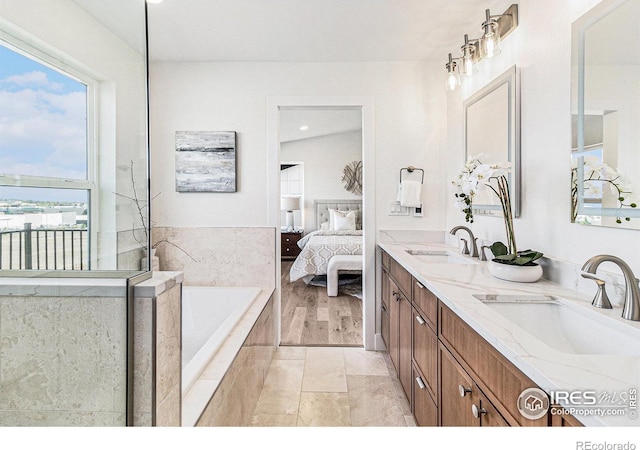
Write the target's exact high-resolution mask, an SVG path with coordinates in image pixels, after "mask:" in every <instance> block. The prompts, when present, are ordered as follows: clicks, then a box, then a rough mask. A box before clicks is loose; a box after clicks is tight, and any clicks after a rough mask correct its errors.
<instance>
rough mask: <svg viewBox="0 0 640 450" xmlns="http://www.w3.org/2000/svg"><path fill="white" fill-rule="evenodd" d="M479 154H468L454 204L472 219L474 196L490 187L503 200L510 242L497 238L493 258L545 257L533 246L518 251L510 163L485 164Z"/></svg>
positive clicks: (529, 260) (529, 261)
mask: <svg viewBox="0 0 640 450" xmlns="http://www.w3.org/2000/svg"><path fill="white" fill-rule="evenodd" d="M483 157H484V155H482V154H480V155H478V156H476V157H471V158H469V159H468V160H467V161H466V162H465V164H464V167H463V168H462V170H461V171H460V172H459V173H458V175H457V176H456V178H455V179H454V180H453V181H452V184H453V186H454V187H455V188H456V192H455V194H454V195H455V197H456V203H455V206H456V208H457V209H459V210H460V211H462V212H463V213H464V214H465V221H467V222H469V223H473V200H474V198H475V196H476V195H477V194H478V193H479V192H482V191H484V190H487V189H490V190H491V191H493V193H494V194H495V195H496V196H497V197H498V199H499V200H500V205H501V206H502V215H503V218H504V224H505V231H506V234H507V244H506V245H505V244H504V243H502V242H494V243H493V245H491V247H490V248H491V251H492V253H493V255H494V259H493V261H495V262H498V263H502V264H510V265H518V266H524V265H533V264H535V263H534V261H535V260H537V259H539V258H540V257H542V253H540V252H537V251H534V250H524V251H518V249H517V246H516V238H515V231H514V226H513V212H512V208H511V195H510V194H509V180H508V178H507V174H508V171H509V170H510V169H511V164H510V163H497V164H484V163H482V160H481V158H483Z"/></svg>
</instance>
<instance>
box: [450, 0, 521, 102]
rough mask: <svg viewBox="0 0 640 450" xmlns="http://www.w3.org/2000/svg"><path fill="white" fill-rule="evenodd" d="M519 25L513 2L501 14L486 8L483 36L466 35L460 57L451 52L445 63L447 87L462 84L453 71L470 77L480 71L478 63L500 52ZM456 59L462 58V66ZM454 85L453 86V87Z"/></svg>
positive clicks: (516, 8) (482, 27)
mask: <svg viewBox="0 0 640 450" xmlns="http://www.w3.org/2000/svg"><path fill="white" fill-rule="evenodd" d="M517 26H518V5H517V4H515V3H514V4H513V5H511V6H509V8H507V10H506V11H505V12H504V13H502V14H499V15H495V16H492V15H491V11H490V10H488V9H487V10H485V21H484V22H482V26H481V29H482V32H483V34H482V36H481V37H480V38H479V39H469V35H468V34H465V35H464V44H463V45H462V47H460V53H461V56H460V58H453V57H452V55H451V53H449V62H448V63H447V64H445V67H446V68H447V87H448V89H449V90H455V88H456V87H457V86H459V85H460V81H459V79H458V82H457V84H455V82H454V79H453V75H452V74H453V72H457V75H458V76H459V75H462V76H465V77H470V76H472V75H473V74H475V73H477V72H478V69H477V65H478V63H479V62H480V61H482V60H483V59H484V58H493V57H494V56H496V55H498V54H499V53H500V43H501V42H502V40H503V39H504V38H505V37H506V36H507V35H508V34H509V33H511V32H512V31H513V30H514V29H515V28H516V27H517ZM455 60H460V61H461V64H460V67H457V64H456V63H455ZM452 86H453V87H452Z"/></svg>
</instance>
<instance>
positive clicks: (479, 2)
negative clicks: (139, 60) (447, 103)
mask: <svg viewBox="0 0 640 450" xmlns="http://www.w3.org/2000/svg"><path fill="white" fill-rule="evenodd" d="M87 1H88V0H87ZM94 1H95V0H94ZM511 3H513V2H511V1H501V0H164V1H163V2H162V3H160V4H149V5H148V18H149V54H150V58H151V60H153V61H282V62H314V61H319V62H324V61H336V62H342V61H416V60H417V61H420V60H433V61H442V64H443V65H444V63H445V60H446V58H447V53H449V52H452V53H454V55H456V53H458V52H459V48H460V45H462V42H463V36H464V34H469V37H470V38H471V39H474V38H477V37H479V36H480V24H481V23H482V22H483V21H484V17H485V9H487V8H490V9H491V13H492V14H500V13H502V12H503V11H504V10H506V9H507V7H508V6H509V5H510V4H511Z"/></svg>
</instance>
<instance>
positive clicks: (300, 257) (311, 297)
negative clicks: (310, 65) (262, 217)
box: [279, 107, 364, 347]
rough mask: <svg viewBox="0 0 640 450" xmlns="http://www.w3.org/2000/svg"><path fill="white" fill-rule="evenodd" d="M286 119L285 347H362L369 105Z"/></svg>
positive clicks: (295, 113) (282, 128)
mask: <svg viewBox="0 0 640 450" xmlns="http://www.w3.org/2000/svg"><path fill="white" fill-rule="evenodd" d="M279 119H280V120H279V123H280V125H279V136H280V137H279V141H280V161H279V164H280V205H279V208H280V211H279V213H280V243H281V244H280V268H281V270H280V299H281V301H280V305H281V308H280V311H281V321H280V323H281V328H280V330H281V333H280V338H281V340H280V345H287V346H355V347H362V346H363V304H362V298H363V257H362V254H363V221H364V220H363V219H364V217H363V214H362V212H363V205H362V198H363V195H362V194H363V192H362V190H363V189H362V173H363V151H362V148H363V147H362V141H363V139H362V110H361V108H355V107H304V108H300V107H291V108H282V109H281V110H280V118H279Z"/></svg>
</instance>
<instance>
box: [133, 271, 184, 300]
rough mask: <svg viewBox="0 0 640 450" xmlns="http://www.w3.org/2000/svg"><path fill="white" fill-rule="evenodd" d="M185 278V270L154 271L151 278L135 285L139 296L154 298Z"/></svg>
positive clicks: (136, 293) (135, 290)
mask: <svg viewBox="0 0 640 450" xmlns="http://www.w3.org/2000/svg"><path fill="white" fill-rule="evenodd" d="M183 280H184V273H183V272H178V271H175V272H168V271H167V272H152V275H151V278H149V279H148V280H145V281H143V282H141V283H138V284H136V285H135V286H134V293H135V296H136V297H137V298H154V297H158V296H159V295H160V294H162V293H163V292H166V291H168V290H169V289H171V288H172V287H174V286H175V285H176V284H178V283H182V281H183Z"/></svg>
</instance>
